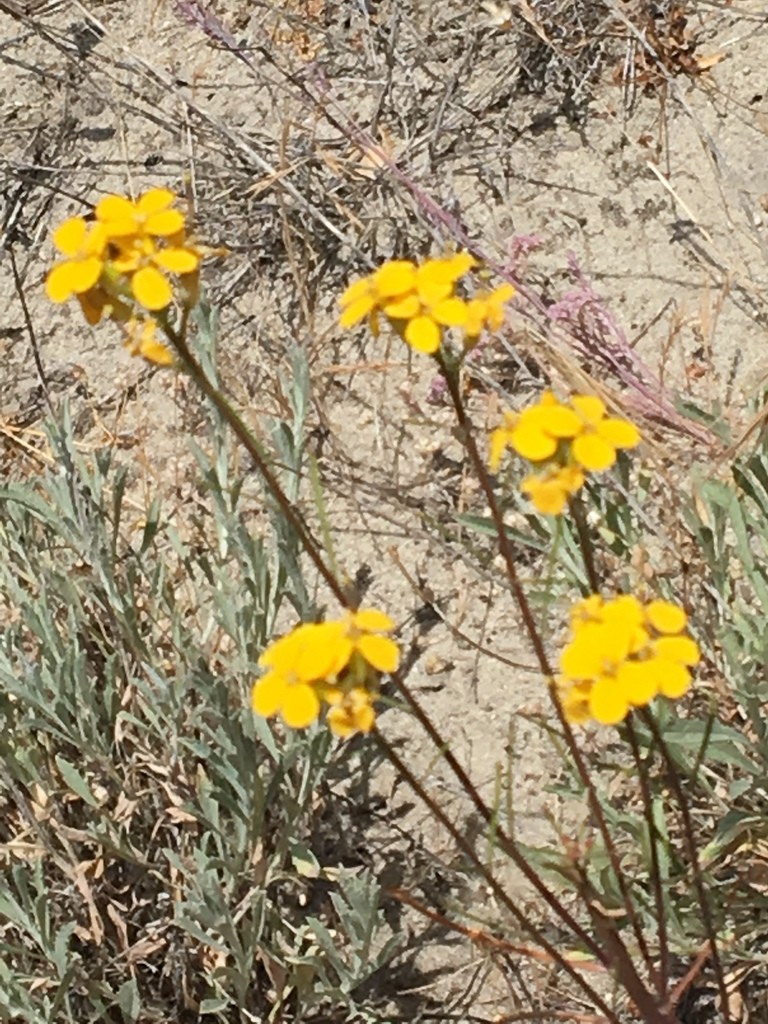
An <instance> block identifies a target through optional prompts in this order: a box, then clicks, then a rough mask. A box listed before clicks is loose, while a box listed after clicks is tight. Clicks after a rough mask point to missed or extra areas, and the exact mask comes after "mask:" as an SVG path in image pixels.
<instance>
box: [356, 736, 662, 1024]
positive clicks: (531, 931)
mask: <svg viewBox="0 0 768 1024" xmlns="http://www.w3.org/2000/svg"><path fill="white" fill-rule="evenodd" d="M375 735H376V739H377V740H378V742H379V745H380V747H381V749H382V751H383V752H384V753H385V754H386V757H387V759H388V760H389V761H390V763H391V764H392V765H393V766H394V767H395V768H396V769H397V771H398V773H399V774H400V776H401V778H403V779H404V780H405V781H406V782H407V783H408V785H409V786H410V787H411V789H412V790H413V792H414V793H415V794H416V796H418V798H419V799H420V800H421V801H422V803H423V804H424V806H425V807H426V808H427V809H428V810H429V812H430V814H431V815H432V816H433V818H434V819H435V821H439V822H440V824H441V825H442V826H443V828H445V829H446V831H447V832H448V833H449V834H450V835H451V837H452V838H453V840H454V842H455V843H456V846H457V847H458V848H459V849H460V850H461V852H462V853H463V854H464V856H465V857H466V858H467V859H468V860H469V861H470V862H471V863H472V864H473V865H474V867H475V869H476V870H477V871H478V873H479V874H480V875H481V876H482V877H483V878H484V879H485V881H486V882H487V884H488V887H489V888H490V889H491V891H492V892H493V894H494V895H495V896H496V898H497V899H498V900H499V902H500V903H502V904H503V906H504V907H506V909H507V910H508V911H509V913H510V914H511V915H512V917H513V918H514V919H515V921H516V922H517V923H518V924H519V925H520V927H521V928H524V929H525V931H526V932H527V933H528V935H530V936H531V938H532V939H533V941H534V942H536V943H537V944H538V945H539V946H540V948H541V949H543V950H544V951H545V952H546V953H547V954H548V955H549V956H550V957H551V958H552V961H553V962H554V963H556V964H557V965H558V967H560V968H561V969H562V970H564V971H565V972H566V973H567V974H568V975H569V976H570V977H571V978H572V979H573V980H574V981H575V982H576V984H577V985H578V986H579V988H580V989H581V990H582V991H583V992H584V993H585V995H587V997H588V998H589V999H590V1000H591V1001H592V1002H593V1003H594V1005H595V1006H596V1007H597V1008H598V1009H599V1010H600V1012H601V1013H603V1014H605V1016H606V1017H607V1018H608V1020H610V1021H614V1022H617V1021H618V1018H617V1017H616V1015H615V1014H614V1013H613V1011H612V1010H611V1009H610V1008H609V1007H608V1005H607V1003H605V1002H604V1001H603V999H602V997H601V996H600V994H599V993H598V992H596V991H595V989H593V988H592V986H591V985H590V984H589V983H588V982H587V981H586V980H585V979H584V978H583V977H582V976H581V974H580V973H579V972H578V970H576V968H575V967H574V966H573V964H571V963H570V962H569V961H568V960H567V959H566V957H564V956H563V955H562V953H561V952H560V951H559V950H558V949H557V948H556V947H555V946H553V945H552V944H551V943H550V942H549V941H548V940H547V938H546V936H545V935H544V934H543V932H541V931H540V930H539V929H538V928H537V927H536V925H535V924H533V923H532V922H531V921H530V919H529V918H527V917H526V916H525V914H524V913H523V912H522V911H521V910H520V909H519V907H518V905H517V903H516V901H515V900H513V899H512V898H511V897H510V896H509V895H508V894H507V893H506V892H505V891H504V889H503V887H502V886H501V885H500V884H499V882H498V881H497V880H496V878H494V876H493V873H492V872H491V871H489V870H488V868H487V866H486V865H485V864H484V863H483V861H482V860H481V859H480V857H478V855H477V853H476V852H475V849H474V847H473V846H472V844H471V843H470V842H469V841H468V840H467V839H466V838H465V836H464V835H463V834H462V833H461V831H460V830H459V829H458V828H457V827H456V825H455V823H454V822H453V821H452V820H451V818H450V817H449V816H448V814H447V813H446V812H445V811H444V810H443V809H442V807H440V805H439V804H438V803H437V802H436V801H435V800H433V799H432V797H431V796H430V795H429V793H428V792H427V790H426V789H425V788H424V786H422V784H421V783H420V782H419V780H418V779H417V778H416V776H415V775H414V774H413V772H412V771H411V770H410V768H409V767H408V766H407V765H406V763H405V762H404V761H403V759H402V758H401V757H400V755H399V754H398V753H397V751H396V750H395V749H394V748H393V747H392V746H391V745H390V744H389V743H388V742H387V740H386V739H385V738H384V737H383V736H382V735H381V733H380V732H378V730H376V731H375ZM649 1024H657V1022H656V1021H651V1022H649Z"/></svg>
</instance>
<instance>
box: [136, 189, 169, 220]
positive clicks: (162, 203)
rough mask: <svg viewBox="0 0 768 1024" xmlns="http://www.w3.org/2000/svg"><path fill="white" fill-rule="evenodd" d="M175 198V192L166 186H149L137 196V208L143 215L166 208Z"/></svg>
mask: <svg viewBox="0 0 768 1024" xmlns="http://www.w3.org/2000/svg"><path fill="white" fill-rule="evenodd" d="M175 198H176V194H175V192H171V190H170V189H167V188H151V189H149V191H148V192H145V193H144V195H143V196H141V197H140V198H139V201H138V203H137V204H136V206H137V208H138V209H139V211H140V212H141V213H143V214H144V215H145V216H146V215H147V214H152V213H157V212H158V211H160V210H165V209H167V208H168V207H169V206H170V205H171V203H172V202H173V201H174V199H175Z"/></svg>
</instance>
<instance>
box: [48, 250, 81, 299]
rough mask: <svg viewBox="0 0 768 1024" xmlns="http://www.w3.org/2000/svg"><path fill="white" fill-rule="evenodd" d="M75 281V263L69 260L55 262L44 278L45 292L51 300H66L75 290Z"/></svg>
mask: <svg viewBox="0 0 768 1024" xmlns="http://www.w3.org/2000/svg"><path fill="white" fill-rule="evenodd" d="M76 281H77V265H76V264H75V263H73V262H72V261H71V260H67V261H66V262H65V263H57V264H56V266H55V267H53V268H52V269H51V270H49V271H48V276H47V277H46V279H45V294H46V295H47V296H48V298H49V299H50V300H51V302H66V301H67V299H69V298H71V297H72V295H73V294H74V291H75V287H74V286H75V282H76Z"/></svg>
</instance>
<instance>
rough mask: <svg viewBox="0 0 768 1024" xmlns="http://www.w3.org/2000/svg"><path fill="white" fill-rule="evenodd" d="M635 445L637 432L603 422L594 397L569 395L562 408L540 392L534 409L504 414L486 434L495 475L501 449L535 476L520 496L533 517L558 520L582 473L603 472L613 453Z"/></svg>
mask: <svg viewBox="0 0 768 1024" xmlns="http://www.w3.org/2000/svg"><path fill="white" fill-rule="evenodd" d="M639 443H640V431H639V430H638V429H637V427H636V426H635V425H634V424H633V423H629V422H628V421H627V420H622V419H618V418H616V417H614V416H608V415H607V412H606V408H605V403H604V402H603V401H602V399H600V398H598V397H597V396H596V395H574V396H573V397H572V398H571V399H570V402H569V403H567V404H566V403H564V402H561V401H559V400H558V399H557V398H555V396H554V395H553V394H552V392H551V391H544V392H543V393H542V395H541V397H540V399H539V401H538V402H537V403H536V405H532V406H529V407H528V408H527V409H523V411H522V412H520V413H513V412H507V413H505V414H504V423H503V425H502V426H500V427H497V428H496V430H494V431H493V433H492V434H491V445H490V454H489V458H488V462H489V465H490V468H491V471H492V472H493V473H495V472H497V470H498V468H499V464H500V463H501V458H502V456H503V454H504V452H505V451H506V450H507V448H512V449H513V450H514V451H515V452H517V454H518V455H521V456H522V457H523V458H524V459H527V460H528V461H529V462H532V463H533V464H534V466H535V467H536V470H537V472H536V473H533V474H531V475H530V476H527V477H526V478H525V479H524V480H523V482H522V485H521V487H522V490H523V492H524V493H525V494H527V495H529V497H530V498H531V500H532V501H533V504H534V505H535V507H536V508H537V509H538V511H539V512H542V513H544V514H545V515H559V514H560V513H561V512H562V511H563V509H564V508H565V505H566V503H567V501H568V498H569V496H570V495H572V494H575V493H576V492H577V491H578V490H579V489H580V488H581V487H583V486H584V481H585V479H586V473H587V472H590V473H597V472H600V471H601V470H604V469H608V468H609V467H610V466H612V465H613V464H614V462H615V461H616V451H617V449H619V448H634V447H635V445H637V444H639Z"/></svg>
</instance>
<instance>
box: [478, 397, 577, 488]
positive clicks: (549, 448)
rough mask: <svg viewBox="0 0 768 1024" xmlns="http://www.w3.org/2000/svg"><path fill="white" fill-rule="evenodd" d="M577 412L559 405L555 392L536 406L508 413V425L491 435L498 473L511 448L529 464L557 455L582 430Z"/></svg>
mask: <svg viewBox="0 0 768 1024" xmlns="http://www.w3.org/2000/svg"><path fill="white" fill-rule="evenodd" d="M581 425H582V424H581V420H580V419H579V417H578V416H577V415H576V413H575V412H574V411H573V410H572V409H569V408H568V407H567V406H565V405H563V403H562V402H559V401H558V400H557V398H555V396H554V395H553V394H552V392H551V391H544V392H542V395H541V397H540V399H539V401H538V403H537V404H536V405H532V406H529V407H528V408H527V409H523V411H522V412H520V413H511V412H507V413H505V414H504V425H503V426H501V427H497V428H496V430H494V431H493V433H492V434H491V454H490V457H489V463H490V467H491V471H492V472H494V473H495V472H496V470H497V469H498V466H499V463H500V462H501V457H502V455H503V454H504V452H505V451H506V449H507V448H512V449H514V451H516V452H517V454H518V455H522V456H523V458H524V459H528V461H529V462H544V461H545V460H546V459H551V458H552V457H553V456H554V455H555V454H556V452H557V450H558V446H559V444H560V442H561V441H562V440H563V439H566V438H572V437H575V436H576V435H577V434H578V433H579V431H580V430H581Z"/></svg>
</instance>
